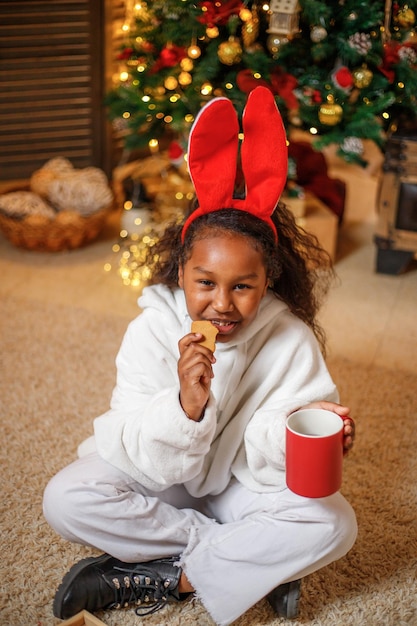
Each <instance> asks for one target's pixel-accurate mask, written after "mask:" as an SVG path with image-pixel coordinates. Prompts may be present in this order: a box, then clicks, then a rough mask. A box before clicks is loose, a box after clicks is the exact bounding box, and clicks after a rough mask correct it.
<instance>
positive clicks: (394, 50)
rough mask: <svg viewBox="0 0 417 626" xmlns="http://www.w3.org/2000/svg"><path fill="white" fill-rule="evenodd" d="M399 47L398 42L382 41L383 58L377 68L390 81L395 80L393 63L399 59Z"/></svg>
mask: <svg viewBox="0 0 417 626" xmlns="http://www.w3.org/2000/svg"><path fill="white" fill-rule="evenodd" d="M399 49H400V44H399V43H397V42H395V41H387V42H386V43H384V58H383V60H382V65H380V66H379V67H378V69H379V71H380V72H381V73H382V74H384V76H386V77H387V78H388V80H389V82H390V83H393V82H394V80H395V71H394V69H393V65H396V64H397V63H398V62H399V60H400V56H399V54H398V51H399Z"/></svg>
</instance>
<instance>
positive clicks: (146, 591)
mask: <svg viewBox="0 0 417 626" xmlns="http://www.w3.org/2000/svg"><path fill="white" fill-rule="evenodd" d="M176 560H177V559H176V558H175V557H172V558H168V559H158V560H156V561H149V562H147V563H123V562H122V561H118V560H117V559H115V558H113V557H111V556H109V555H108V554H103V555H102V556H99V557H92V558H89V559H83V560H82V561H79V563H76V564H75V565H74V566H73V567H72V568H71V569H70V570H69V572H68V573H67V574H66V575H65V576H64V579H63V581H62V583H61V585H60V586H59V588H58V591H57V592H56V595H55V598H54V603H53V612H54V615H55V617H59V618H60V619H68V618H69V617H72V616H73V615H76V613H78V612H80V611H82V610H83V609H85V610H86V611H91V612H94V611H99V610H102V609H122V608H125V607H128V606H133V605H134V606H136V607H137V609H136V611H137V614H138V615H141V614H142V615H147V614H150V613H154V612H155V611H157V610H158V609H160V608H162V607H163V606H165V604H167V603H168V602H170V601H179V600H181V599H182V597H180V594H179V592H178V584H179V581H180V577H181V573H182V569H181V568H180V567H177V566H176V565H175V561H176ZM142 605H143V606H142Z"/></svg>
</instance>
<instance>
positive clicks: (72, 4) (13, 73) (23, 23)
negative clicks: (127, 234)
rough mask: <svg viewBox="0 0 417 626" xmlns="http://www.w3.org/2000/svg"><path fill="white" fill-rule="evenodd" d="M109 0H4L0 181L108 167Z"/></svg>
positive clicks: (0, 16) (0, 11)
mask: <svg viewBox="0 0 417 626" xmlns="http://www.w3.org/2000/svg"><path fill="white" fill-rule="evenodd" d="M104 4H105V3H104V0H71V1H68V0H52V1H48V2H45V1H39V0H1V1H0V180H8V179H22V178H27V177H29V176H30V175H31V173H32V172H33V171H34V170H35V169H37V168H38V167H40V166H41V165H42V164H43V163H44V162H45V161H46V160H48V159H49V158H52V157H54V156H58V155H61V156H65V157H67V158H69V159H70V160H71V162H72V163H73V165H74V166H75V167H86V166H88V165H96V166H98V167H104V169H107V168H106V165H108V162H109V156H108V154H107V153H106V151H107V148H108V137H107V135H108V124H107V122H106V112H105V110H104V107H103V104H102V103H103V95H104V92H105V89H106V84H105V83H106V81H105V74H106V70H105V54H104V44H103V42H104V40H105V37H104V32H105V25H104V16H105V10H104V8H105V7H104Z"/></svg>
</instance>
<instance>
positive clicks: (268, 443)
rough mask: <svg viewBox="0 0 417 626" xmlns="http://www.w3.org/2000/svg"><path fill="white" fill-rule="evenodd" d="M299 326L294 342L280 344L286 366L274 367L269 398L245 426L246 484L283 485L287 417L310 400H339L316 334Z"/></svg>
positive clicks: (243, 464)
mask: <svg viewBox="0 0 417 626" xmlns="http://www.w3.org/2000/svg"><path fill="white" fill-rule="evenodd" d="M300 328H301V332H300V333H299V335H298V338H297V340H296V341H295V342H288V341H287V342H281V343H280V346H281V352H279V351H278V350H277V354H279V358H280V359H282V360H283V362H284V363H286V368H285V370H282V369H280V368H276V370H274V368H273V367H272V366H271V368H270V371H271V373H272V376H274V373H273V372H274V371H277V372H279V378H277V379H276V380H275V381H271V391H270V393H269V395H268V397H267V399H266V400H265V402H264V403H263V404H262V405H261V406H260V407H259V408H258V409H257V411H255V413H254V415H253V416H252V419H251V420H250V422H249V424H248V426H247V427H246V430H245V436H244V448H243V449H242V450H241V454H243V455H244V456H245V457H246V463H240V464H239V467H240V468H245V469H244V470H243V471H244V472H245V473H246V476H245V477H243V476H242V477H241V478H242V479H243V482H244V483H245V484H246V485H247V486H250V485H252V486H253V487H254V488H255V485H257V484H258V485H259V484H261V485H264V486H265V487H266V488H268V487H271V488H276V487H277V486H278V487H279V486H282V487H284V486H285V473H284V472H285V422H286V418H287V417H288V415H289V414H290V413H292V412H293V411H295V410H297V409H298V408H300V407H301V406H304V405H305V404H308V403H309V402H314V401H319V400H329V401H332V402H338V401H339V395H338V392H337V389H336V386H335V384H334V382H333V380H332V379H331V377H330V374H329V372H328V370H327V367H326V365H325V362H324V359H323V357H322V355H321V352H320V350H319V347H318V345H317V342H316V340H315V337H314V336H313V334H312V332H311V331H310V329H309V328H307V327H306V326H304V325H303V326H301V327H300ZM283 346H284V347H283ZM238 472H239V470H238ZM238 472H237V473H238Z"/></svg>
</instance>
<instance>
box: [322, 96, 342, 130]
mask: <svg viewBox="0 0 417 626" xmlns="http://www.w3.org/2000/svg"><path fill="white" fill-rule="evenodd" d="M318 116H319V120H320V123H321V124H324V125H325V126H336V124H338V123H339V122H340V120H341V119H342V117H343V109H342V107H341V106H340V104H336V103H335V101H334V98H333V96H332V95H328V96H327V102H325V103H323V104H322V105H321V106H320V109H319V113H318Z"/></svg>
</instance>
